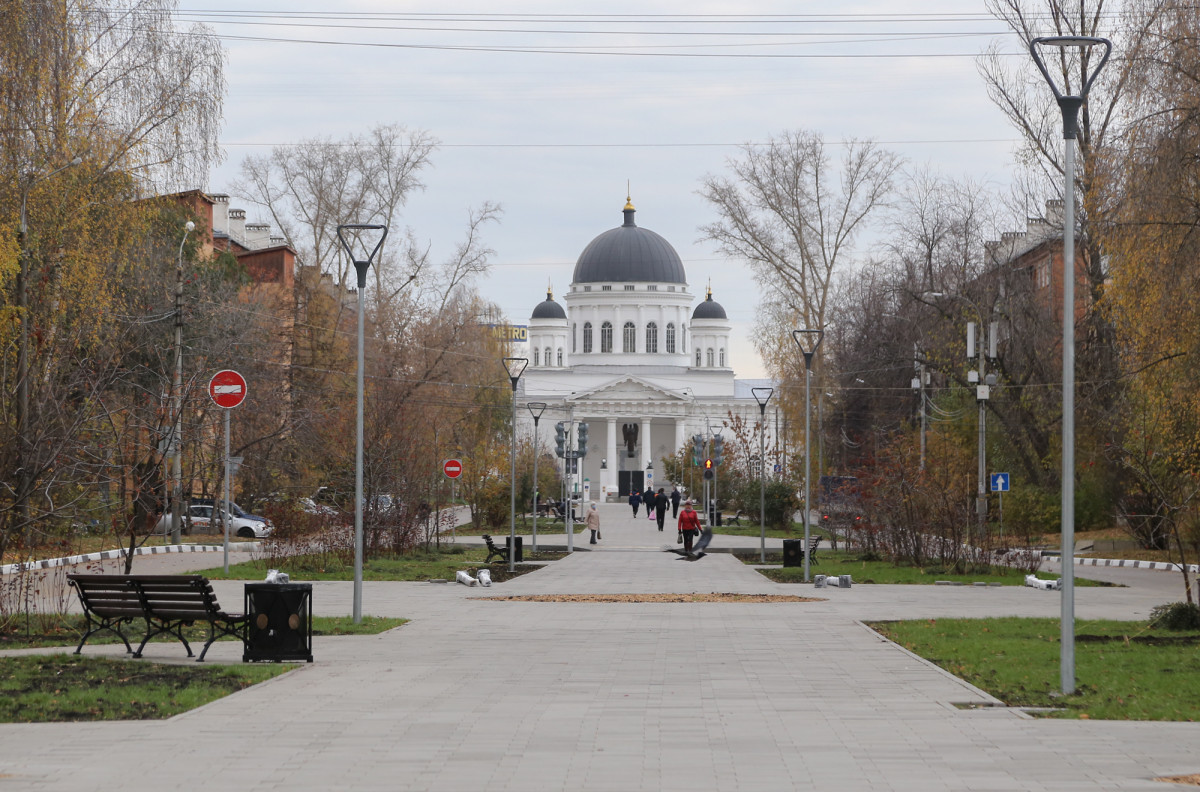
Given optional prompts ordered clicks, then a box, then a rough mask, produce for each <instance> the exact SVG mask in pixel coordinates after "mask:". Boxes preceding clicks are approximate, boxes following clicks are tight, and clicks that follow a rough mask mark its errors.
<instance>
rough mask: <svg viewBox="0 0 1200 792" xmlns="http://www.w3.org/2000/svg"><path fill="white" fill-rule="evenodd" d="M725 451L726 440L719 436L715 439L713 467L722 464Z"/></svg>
mask: <svg viewBox="0 0 1200 792" xmlns="http://www.w3.org/2000/svg"><path fill="white" fill-rule="evenodd" d="M724 450H725V438H724V437H721V435H717V436H716V437H714V438H713V455H712V463H713V465H720V464H721V452H722V451H724Z"/></svg>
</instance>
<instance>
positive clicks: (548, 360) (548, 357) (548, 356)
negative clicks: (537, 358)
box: [546, 347, 554, 366]
mask: <svg viewBox="0 0 1200 792" xmlns="http://www.w3.org/2000/svg"><path fill="white" fill-rule="evenodd" d="M546 365H547V366H552V365H554V364H553V363H551V362H550V347H546Z"/></svg>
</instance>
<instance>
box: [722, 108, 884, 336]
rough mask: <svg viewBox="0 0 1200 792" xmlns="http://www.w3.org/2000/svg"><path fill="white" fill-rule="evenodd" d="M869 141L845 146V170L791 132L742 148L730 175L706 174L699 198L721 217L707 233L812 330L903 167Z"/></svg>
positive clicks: (812, 139) (815, 141)
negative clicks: (837, 274) (859, 238)
mask: <svg viewBox="0 0 1200 792" xmlns="http://www.w3.org/2000/svg"><path fill="white" fill-rule="evenodd" d="M899 162H900V161H899V159H898V158H897V157H896V155H895V154H892V153H891V152H888V151H885V150H883V149H881V148H879V147H878V146H876V145H875V144H874V143H871V142H870V141H857V140H852V141H849V142H848V143H846V144H845V150H844V153H843V155H842V157H841V160H840V163H839V166H840V167H838V166H834V165H833V164H832V163H831V162H830V157H829V155H828V153H827V151H826V148H825V142H824V140H823V139H822V138H821V136H820V135H819V134H817V133H814V132H808V131H804V130H799V131H794V132H785V133H783V134H782V135H780V136H778V137H772V138H770V139H769V140H768V141H767V143H766V144H765V145H763V146H750V145H747V146H744V147H743V148H742V157H741V159H737V160H730V161H729V163H728V165H729V168H730V170H731V171H732V172H733V175H732V176H729V177H724V176H712V175H710V176H707V177H706V178H705V179H704V185H703V187H702V188H701V190H700V194H701V195H702V196H703V197H704V198H705V199H706V200H708V202H709V203H710V204H711V205H712V206H713V208H714V209H715V210H716V212H717V218H718V219H717V220H716V222H713V223H710V224H708V225H706V226H703V227H702V228H701V231H702V233H703V235H704V238H705V239H708V240H711V241H713V242H716V243H717V247H718V248H719V249H720V251H721V252H722V253H724V254H725V255H728V256H731V257H734V258H739V259H743V260H745V261H746V262H747V263H749V265H750V267H751V269H752V270H753V272H754V275H755V278H756V279H757V280H758V281H759V283H760V284H761V285H762V287H763V289H764V291H766V292H769V293H775V294H778V295H779V298H780V300H781V301H782V302H783V303H784V304H785V305H786V306H787V308H788V309H790V311H791V312H792V315H793V316H794V317H796V321H797V323H801V324H803V325H804V326H806V327H824V326H825V325H826V323H827V319H828V317H827V304H828V298H829V290H830V286H831V284H832V281H833V276H834V273H835V272H836V271H837V269H838V268H839V266H840V265H844V264H845V263H846V261H845V259H846V256H847V255H848V254H849V252H850V250H851V246H852V244H853V242H854V238H855V236H856V235H857V234H858V233H859V232H860V231H862V229H863V227H864V226H865V224H866V222H867V220H868V218H869V217H870V216H871V214H872V213H873V212H874V211H875V210H876V209H878V208H879V207H880V206H881V205H882V204H883V202H884V201H885V200H886V198H887V196H888V194H889V192H890V190H891V187H892V180H893V178H894V176H895V174H896V171H897V169H898V168H899Z"/></svg>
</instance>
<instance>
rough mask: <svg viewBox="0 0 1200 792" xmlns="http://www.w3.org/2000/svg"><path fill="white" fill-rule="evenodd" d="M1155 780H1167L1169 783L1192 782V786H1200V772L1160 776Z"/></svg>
mask: <svg viewBox="0 0 1200 792" xmlns="http://www.w3.org/2000/svg"><path fill="white" fill-rule="evenodd" d="M1154 780H1155V781H1166V782H1167V783H1169V784H1191V785H1192V786H1200V773H1193V774H1192V775H1179V776H1159V777H1158V778H1156V779H1154Z"/></svg>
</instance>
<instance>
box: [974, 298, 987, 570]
mask: <svg viewBox="0 0 1200 792" xmlns="http://www.w3.org/2000/svg"><path fill="white" fill-rule="evenodd" d="M985 326H986V323H985V322H984V321H983V312H982V311H980V312H979V339H978V344H979V382H978V383H977V384H976V396H978V389H979V388H982V387H987V386H986V380H985V379H984V370H983V369H984V362H983V361H984V351H985V347H986V344H985V342H984V337H985V336H984V333H986V332H987V331H986V330H985V329H984V328H985ZM976 401H978V402H979V475H978V484H977V486H976V489H975V519H976V522H977V524H978V528H977V533H976V537H975V541H976V543H977V546H978V547H984V546H985V545H984V541H985V539H986V537H987V491H986V490H985V489H984V482H985V481H986V480H987V402H986V401H985V400H983V399H980V398H976Z"/></svg>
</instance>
